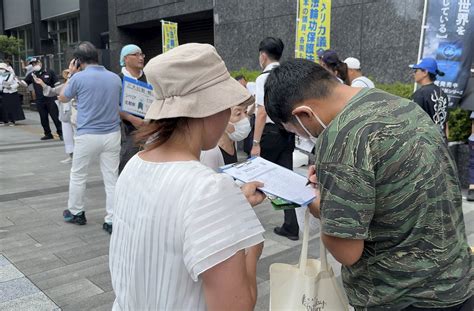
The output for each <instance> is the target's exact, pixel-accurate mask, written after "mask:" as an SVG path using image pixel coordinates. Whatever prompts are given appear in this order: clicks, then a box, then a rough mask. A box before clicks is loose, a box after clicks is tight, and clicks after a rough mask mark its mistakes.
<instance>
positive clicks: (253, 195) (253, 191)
mask: <svg viewBox="0 0 474 311" xmlns="http://www.w3.org/2000/svg"><path fill="white" fill-rule="evenodd" d="M262 187H263V183H261V182H258V181H252V182H249V183H246V184H244V185H242V187H240V190H242V193H243V194H244V195H245V197H246V198H247V201H249V203H250V205H252V206H255V205H258V204H260V203H262V202H263V200H265V198H266V196H265V194H264V193H263V192H261V191H260V190H258V188H262Z"/></svg>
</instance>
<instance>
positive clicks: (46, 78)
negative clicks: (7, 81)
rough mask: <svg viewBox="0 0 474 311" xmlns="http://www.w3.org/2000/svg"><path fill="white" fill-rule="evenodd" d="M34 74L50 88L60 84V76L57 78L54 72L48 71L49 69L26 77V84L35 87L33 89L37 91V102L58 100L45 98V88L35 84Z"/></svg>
mask: <svg viewBox="0 0 474 311" xmlns="http://www.w3.org/2000/svg"><path fill="white" fill-rule="evenodd" d="M33 74H34V75H36V77H38V78H40V79H41V80H43V82H44V83H45V84H46V85H48V86H50V87H54V86H55V84H56V83H58V81H59V80H58V76H56V73H55V72H54V71H53V70H47V69H41V70H40V71H36V72H31V73H29V74H28V75H27V76H26V77H25V80H24V81H25V82H26V84H28V85H30V84H32V85H33V88H34V90H35V95H36V101H38V102H40V103H43V102H54V101H55V100H56V96H54V97H47V96H44V94H43V87H42V86H41V85H39V84H37V83H35V81H34V79H33Z"/></svg>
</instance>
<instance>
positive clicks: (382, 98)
mask: <svg viewBox="0 0 474 311" xmlns="http://www.w3.org/2000/svg"><path fill="white" fill-rule="evenodd" d="M316 150H317V151H316V168H317V176H318V179H319V183H320V190H321V222H322V229H323V232H324V233H325V234H327V235H331V236H336V237H340V238H347V239H363V240H365V246H364V251H363V254H362V257H361V259H360V260H359V261H358V262H357V263H355V264H354V265H353V266H351V267H343V268H342V278H343V282H344V287H345V289H346V292H347V294H348V296H349V300H350V302H351V305H353V306H354V307H356V308H357V309H364V308H368V309H373V310H400V309H402V308H405V307H408V306H410V305H413V306H416V307H420V308H430V307H448V306H453V305H457V304H460V303H462V302H464V301H465V300H466V299H468V298H469V297H470V296H471V295H472V292H473V288H474V284H473V283H474V281H473V277H472V275H473V271H474V269H473V268H472V266H473V265H472V259H471V254H470V249H469V246H468V244H467V239H466V233H465V226H464V219H463V213H462V208H461V204H462V198H461V190H460V186H459V181H458V177H457V173H456V168H455V164H454V162H453V160H452V159H451V156H450V155H449V153H448V149H447V146H446V143H445V142H444V140H443V137H442V136H441V133H440V131H439V129H438V128H437V127H436V125H435V124H434V123H433V121H431V119H430V118H429V116H428V115H427V114H426V113H425V112H424V111H423V110H422V109H421V108H420V107H419V106H418V105H417V104H415V103H413V102H410V101H409V100H406V99H402V98H400V97H397V96H394V95H391V94H388V93H385V92H383V91H380V90H377V89H364V90H362V91H360V92H359V93H358V94H357V95H356V96H355V97H354V98H352V100H351V101H350V102H349V103H348V104H347V106H346V107H345V108H344V110H343V111H342V112H341V113H340V114H339V115H338V116H337V117H336V118H335V119H334V120H333V121H332V122H331V124H330V125H329V126H328V128H327V129H326V130H324V132H322V133H321V135H320V136H319V139H318V143H317V145H316Z"/></svg>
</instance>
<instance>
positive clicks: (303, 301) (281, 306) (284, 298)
mask: <svg viewBox="0 0 474 311" xmlns="http://www.w3.org/2000/svg"><path fill="white" fill-rule="evenodd" d="M304 223H305V225H304V234H303V245H302V248H301V257H300V263H299V265H289V264H284V263H274V264H272V265H271V266H270V310H271V311H277V310H281V311H283V310H284V311H287V310H295V311H300V310H301V311H323V310H328V311H347V310H349V303H348V301H347V297H346V295H345V293H344V291H343V289H342V288H341V287H340V285H339V283H337V280H336V277H335V276H334V272H333V270H332V268H331V266H330V265H329V264H328V262H327V258H326V248H325V247H324V245H323V242H322V241H320V243H319V244H320V245H321V246H320V255H321V261H319V260H317V259H308V241H309V225H308V224H309V209H308V210H307V211H306V213H305V220H304Z"/></svg>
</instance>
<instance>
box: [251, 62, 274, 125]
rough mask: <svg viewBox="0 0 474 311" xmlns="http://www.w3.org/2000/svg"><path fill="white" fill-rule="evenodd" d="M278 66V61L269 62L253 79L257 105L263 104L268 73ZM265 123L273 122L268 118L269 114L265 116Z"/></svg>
mask: <svg viewBox="0 0 474 311" xmlns="http://www.w3.org/2000/svg"><path fill="white" fill-rule="evenodd" d="M278 66H280V64H279V63H271V64H269V65H268V66H267V67H265V69H264V70H263V72H262V74H261V75H259V76H258V77H257V80H256V81H255V103H256V105H257V107H258V106H264V104H265V102H264V98H265V82H267V78H268V75H269V74H270V71H271V70H272V69H273V68H275V67H278ZM257 113H258V112H257ZM266 123H274V122H273V121H272V119H270V117H269V116H267V121H266Z"/></svg>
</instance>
